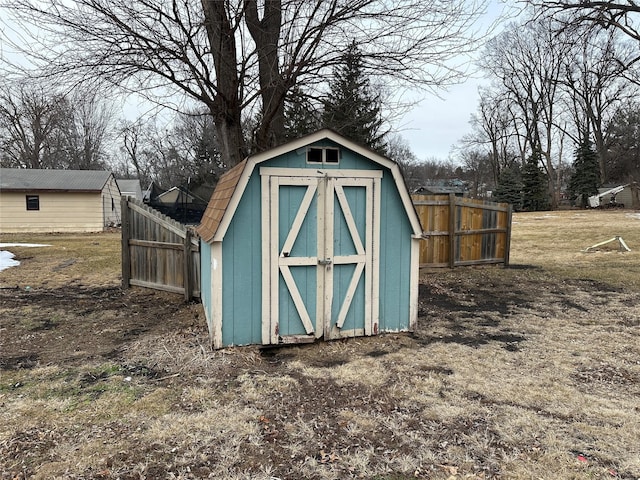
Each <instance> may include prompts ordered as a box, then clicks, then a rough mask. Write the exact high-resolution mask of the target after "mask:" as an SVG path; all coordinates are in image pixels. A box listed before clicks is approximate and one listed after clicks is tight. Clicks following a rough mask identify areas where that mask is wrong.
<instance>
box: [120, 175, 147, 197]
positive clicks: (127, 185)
mask: <svg viewBox="0 0 640 480" xmlns="http://www.w3.org/2000/svg"><path fill="white" fill-rule="evenodd" d="M116 182H118V186H119V187H120V192H121V193H123V194H125V193H135V194H140V195H141V194H142V188H141V187H140V180H137V179H130V178H118V179H117V180H116Z"/></svg>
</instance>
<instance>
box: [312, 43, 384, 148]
mask: <svg viewBox="0 0 640 480" xmlns="http://www.w3.org/2000/svg"><path fill="white" fill-rule="evenodd" d="M333 76H334V78H333V81H332V82H331V83H330V85H329V86H330V89H331V91H330V92H329V94H328V96H327V98H326V100H325V101H324V111H323V114H322V124H323V125H324V126H325V127H328V128H332V129H333V130H336V131H337V132H338V133H340V134H342V135H344V136H345V137H347V138H349V139H351V140H353V141H355V142H358V143H361V144H363V145H366V146H368V147H369V148H372V149H373V150H376V151H378V152H380V153H384V152H385V149H386V145H385V141H384V137H385V133H384V132H383V131H382V126H383V120H382V117H381V102H380V97H379V95H376V94H375V93H374V92H373V91H372V89H371V86H370V84H369V79H368V78H367V76H366V75H365V72H364V65H363V58H362V53H361V52H360V50H359V49H358V46H357V45H356V44H355V42H353V43H352V44H351V45H350V47H349V49H348V50H347V52H346V53H345V54H344V55H343V57H342V64H341V65H340V66H338V67H336V68H335V70H334V72H333Z"/></svg>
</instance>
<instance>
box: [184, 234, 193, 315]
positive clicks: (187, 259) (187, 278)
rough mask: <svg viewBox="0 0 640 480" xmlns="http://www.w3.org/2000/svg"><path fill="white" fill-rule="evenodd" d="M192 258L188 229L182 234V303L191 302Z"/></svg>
mask: <svg viewBox="0 0 640 480" xmlns="http://www.w3.org/2000/svg"><path fill="white" fill-rule="evenodd" d="M191 264H192V258H191V230H189V228H187V229H186V231H185V232H184V265H183V267H184V273H183V277H184V301H185V302H188V301H189V300H191V288H192V284H191V275H192V270H193V268H192V266H191Z"/></svg>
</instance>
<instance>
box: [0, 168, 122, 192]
mask: <svg viewBox="0 0 640 480" xmlns="http://www.w3.org/2000/svg"><path fill="white" fill-rule="evenodd" d="M111 176H112V173H111V172H107V171H102V170H43V169H21V168H0V190H3V191H18V192H33V191H49V192H100V191H102V189H103V188H104V186H105V184H106V183H107V181H108V180H109V177H111Z"/></svg>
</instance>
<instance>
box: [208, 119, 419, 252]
mask: <svg viewBox="0 0 640 480" xmlns="http://www.w3.org/2000/svg"><path fill="white" fill-rule="evenodd" d="M325 139H327V140H331V141H333V142H335V143H337V144H339V145H341V146H343V147H345V148H348V149H349V150H352V151H354V152H356V153H358V154H360V155H362V156H364V157H366V158H368V159H369V160H371V161H373V162H375V163H377V164H379V165H380V166H382V167H385V168H388V169H389V170H390V171H391V174H392V175H393V180H394V182H395V184H396V188H397V189H398V192H399V194H400V197H401V199H402V203H403V205H404V209H405V211H406V212H407V215H408V217H409V221H410V223H411V227H412V229H413V234H414V235H422V227H421V226H420V220H419V218H418V214H417V213H416V210H415V207H414V206H413V202H412V201H411V197H410V195H409V192H408V190H407V188H406V185H405V183H404V178H403V177H402V173H401V172H400V168H399V167H398V165H397V164H396V163H395V162H394V161H393V160H390V159H388V158H386V157H383V156H382V155H380V154H378V153H376V152H374V151H373V150H371V149H370V148H368V147H365V146H362V145H360V144H358V143H356V142H353V141H351V140H348V139H347V138H345V137H343V136H342V135H340V134H339V133H337V132H335V131H334V130H331V129H328V128H325V129H322V130H319V131H317V132H315V133H311V134H309V135H306V136H303V137H301V138H298V139H296V140H293V141H291V142H288V143H285V144H284V145H280V146H279V147H275V148H272V149H270V150H267V151H264V152H261V153H258V154H256V155H252V156H250V157H248V158H247V159H245V160H244V161H242V162H240V163H239V164H238V165H236V166H235V167H233V168H232V169H231V170H229V171H228V172H226V173H225V174H224V175H223V176H222V177H220V181H219V182H218V184H217V185H216V188H215V190H214V192H213V195H212V196H211V200H210V201H209V204H208V205H207V209H206V211H205V212H204V215H203V217H202V220H201V223H200V225H199V226H198V228H197V229H196V231H197V232H198V234H199V235H200V237H201V238H202V239H203V240H204V241H205V242H213V241H219V240H221V239H222V237H224V234H225V232H226V228H227V227H228V226H229V223H230V221H231V218H232V217H233V214H234V212H235V209H236V207H237V206H238V203H239V201H240V198H241V197H242V194H243V192H244V189H245V188H246V186H247V183H248V181H249V177H250V176H251V174H252V173H253V170H254V168H255V167H256V165H258V164H259V163H261V162H264V161H267V160H270V159H272V158H275V157H277V156H279V155H283V154H286V153H288V152H291V151H294V150H298V149H300V148H303V147H306V146H308V145H311V144H313V143H315V142H319V141H322V140H325Z"/></svg>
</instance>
